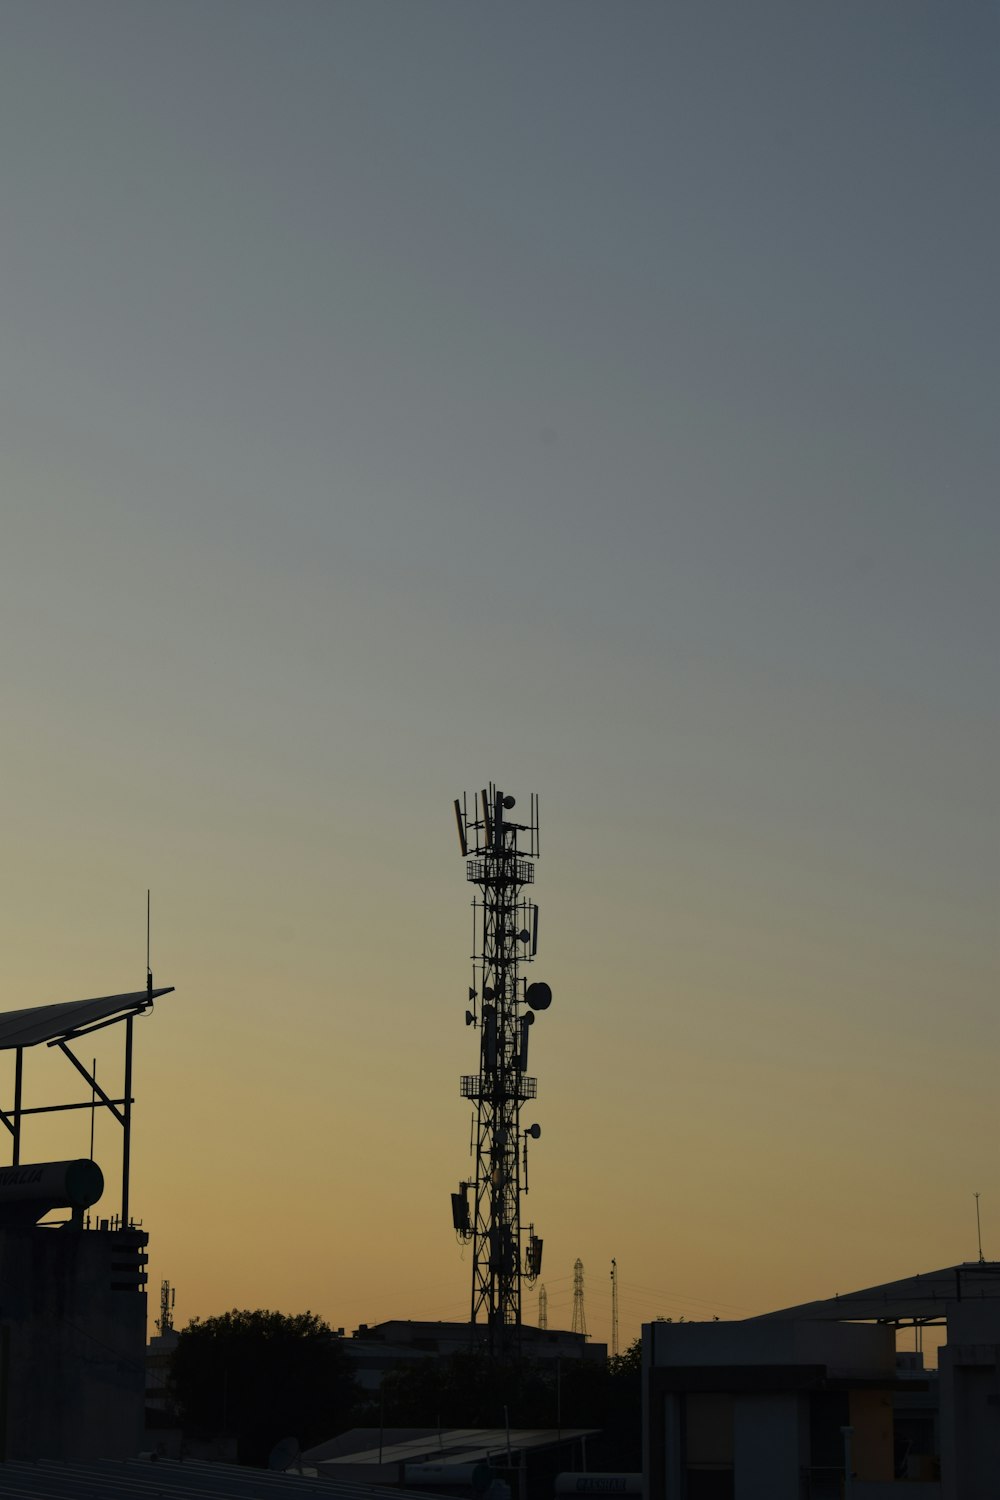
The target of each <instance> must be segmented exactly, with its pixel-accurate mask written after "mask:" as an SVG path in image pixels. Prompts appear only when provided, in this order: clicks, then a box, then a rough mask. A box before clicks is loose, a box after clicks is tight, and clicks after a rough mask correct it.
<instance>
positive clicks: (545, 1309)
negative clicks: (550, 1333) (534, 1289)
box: [538, 1286, 549, 1328]
mask: <svg viewBox="0 0 1000 1500" xmlns="http://www.w3.org/2000/svg"><path fill="white" fill-rule="evenodd" d="M538 1326H539V1328H548V1326H549V1294H548V1292H547V1291H546V1290H545V1288H544V1287H543V1286H542V1287H539V1288H538Z"/></svg>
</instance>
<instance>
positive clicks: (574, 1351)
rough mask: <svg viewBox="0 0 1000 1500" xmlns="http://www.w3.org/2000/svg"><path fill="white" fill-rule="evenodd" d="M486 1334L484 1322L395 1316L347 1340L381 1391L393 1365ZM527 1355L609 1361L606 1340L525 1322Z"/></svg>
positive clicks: (359, 1374)
mask: <svg viewBox="0 0 1000 1500" xmlns="http://www.w3.org/2000/svg"><path fill="white" fill-rule="evenodd" d="M475 1330H478V1331H479V1332H483V1333H485V1328H484V1327H483V1325H482V1324H476V1325H471V1324H469V1323H426V1322H411V1321H409V1320H407V1319H403V1318H390V1319H388V1320H387V1321H386V1322H385V1323H374V1324H372V1325H371V1326H370V1327H369V1325H368V1324H367V1323H362V1324H361V1325H360V1327H359V1328H357V1329H355V1331H354V1333H353V1334H352V1335H351V1337H350V1338H349V1339H345V1340H344V1342H343V1345H342V1348H343V1350H344V1353H345V1354H346V1355H347V1356H348V1358H349V1359H350V1360H351V1363H352V1372H353V1374H354V1378H355V1379H356V1380H357V1382H358V1384H359V1385H360V1386H361V1387H362V1388H363V1389H364V1390H369V1391H372V1390H378V1387H379V1386H380V1384H381V1383H382V1376H383V1375H384V1374H385V1372H386V1371H387V1370H392V1369H396V1368H399V1367H400V1366H401V1365H408V1364H418V1363H419V1362H420V1361H421V1360H425V1359H434V1358H439V1357H442V1356H447V1355H450V1354H467V1353H469V1351H470V1350H472V1349H475V1348H479V1347H481V1346H480V1344H479V1342H478V1337H477V1332H476V1331H475ZM519 1336H520V1343H521V1354H522V1356H523V1357H524V1358H525V1359H537V1360H555V1359H565V1360H580V1359H583V1360H593V1361H596V1362H598V1363H603V1362H604V1361H605V1360H606V1359H607V1357H608V1348H607V1345H606V1344H593V1343H591V1342H590V1341H589V1340H588V1339H587V1338H586V1336H585V1335H583V1334H579V1333H570V1332H567V1331H566V1330H565V1329H557V1328H535V1327H533V1326H531V1325H530V1324H527V1323H522V1324H521V1327H520V1330H519Z"/></svg>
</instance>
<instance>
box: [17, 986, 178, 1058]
mask: <svg viewBox="0 0 1000 1500" xmlns="http://www.w3.org/2000/svg"><path fill="white" fill-rule="evenodd" d="M173 989H174V986H173V985H172V984H171V985H167V986H165V987H164V988H163V989H154V990H136V991H134V992H132V993H130V994H125V995H99V996H96V997H95V998H94V999H92V1000H65V1001H61V1002H59V1003H57V1004H55V1005H34V1006H29V1007H28V1008H27V1009H25V1010H8V1011H4V1012H3V1013H0V1052H11V1051H14V1050H15V1049H16V1048H18V1047H37V1046H40V1045H41V1043H42V1042H54V1041H59V1040H61V1039H63V1038H65V1037H71V1036H73V1034H74V1033H75V1032H77V1031H78V1030H79V1029H80V1028H81V1027H83V1026H90V1025H91V1024H92V1023H94V1022H99V1021H109V1020H115V1019H118V1017H119V1016H120V1017H121V1019H122V1020H124V1019H125V1017H126V1016H130V1015H132V1016H134V1015H139V1014H141V1013H142V1011H144V1010H147V1009H148V1007H149V1002H150V1000H158V999H159V997H160V996H161V995H169V994H172V993H173Z"/></svg>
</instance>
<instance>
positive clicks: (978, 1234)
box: [972, 1193, 986, 1265]
mask: <svg viewBox="0 0 1000 1500" xmlns="http://www.w3.org/2000/svg"><path fill="white" fill-rule="evenodd" d="M972 1196H973V1198H975V1200H976V1239H977V1241H978V1242H979V1264H980V1265H982V1264H983V1263H984V1261H985V1259H986V1257H985V1256H984V1255H983V1230H982V1226H981V1224H980V1222H979V1194H978V1193H973V1195H972Z"/></svg>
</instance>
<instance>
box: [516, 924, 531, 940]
mask: <svg viewBox="0 0 1000 1500" xmlns="http://www.w3.org/2000/svg"><path fill="white" fill-rule="evenodd" d="M518 937H519V938H520V939H521V942H522V943H530V942H531V933H530V932H529V931H528V929H527V927H522V928H521V931H520V932H519V933H518Z"/></svg>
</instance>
